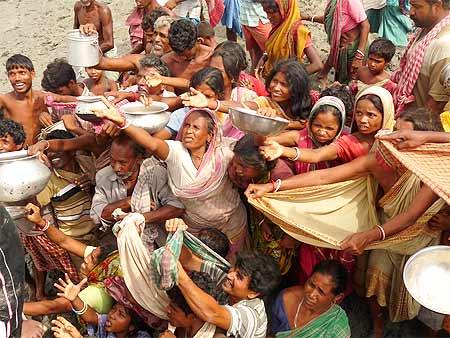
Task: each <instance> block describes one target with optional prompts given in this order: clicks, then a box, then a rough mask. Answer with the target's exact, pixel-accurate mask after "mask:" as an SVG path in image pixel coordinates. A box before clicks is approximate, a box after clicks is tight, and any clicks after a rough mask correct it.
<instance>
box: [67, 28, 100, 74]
mask: <svg viewBox="0 0 450 338" xmlns="http://www.w3.org/2000/svg"><path fill="white" fill-rule="evenodd" d="M66 41H67V45H68V62H69V64H70V65H72V66H78V67H92V66H96V65H98V62H99V60H100V47H99V45H98V34H92V35H84V34H82V33H81V31H80V30H79V29H73V30H70V31H69V32H68V33H67V35H66Z"/></svg>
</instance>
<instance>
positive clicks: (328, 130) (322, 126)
mask: <svg viewBox="0 0 450 338" xmlns="http://www.w3.org/2000/svg"><path fill="white" fill-rule="evenodd" d="M310 124H311V126H310V129H311V133H312V135H313V137H314V139H315V140H316V141H317V142H319V143H320V144H328V143H330V142H331V141H333V140H334V138H335V137H336V135H337V133H338V131H339V128H340V125H339V120H338V118H337V117H336V116H334V114H333V113H332V112H329V111H324V112H320V113H318V114H317V115H316V117H315V118H314V120H312V121H310Z"/></svg>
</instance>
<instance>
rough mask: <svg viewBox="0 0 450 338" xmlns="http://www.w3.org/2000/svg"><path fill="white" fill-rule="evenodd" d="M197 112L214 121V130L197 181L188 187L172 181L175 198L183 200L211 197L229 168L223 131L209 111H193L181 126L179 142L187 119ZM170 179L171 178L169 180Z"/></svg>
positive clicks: (178, 136) (198, 171)
mask: <svg viewBox="0 0 450 338" xmlns="http://www.w3.org/2000/svg"><path fill="white" fill-rule="evenodd" d="M195 112H203V113H206V114H208V116H209V117H210V118H211V119H212V120H213V123H214V130H213V132H212V135H211V142H210V143H209V145H208V147H207V149H206V152H205V154H204V155H203V159H202V163H201V164H200V167H199V168H198V170H197V177H196V181H195V182H193V183H190V184H189V185H187V186H175V183H176V182H173V181H172V190H173V193H174V195H175V196H177V197H181V198H201V197H204V196H206V195H209V194H210V193H211V192H212V191H214V190H216V189H217V188H218V187H219V186H220V184H221V183H222V179H223V178H224V177H225V175H226V172H227V166H226V164H225V160H224V157H225V155H224V150H225V149H224V148H225V146H224V145H223V144H222V130H221V128H220V125H219V122H218V121H217V118H216V116H215V114H214V113H213V112H212V111H210V110H209V109H191V110H190V111H189V112H188V113H187V114H186V116H185V118H184V120H183V123H182V124H181V128H180V131H179V132H178V134H177V138H176V139H177V141H181V133H182V131H183V127H184V124H185V123H186V120H187V118H188V117H189V116H190V115H191V114H192V113H195ZM169 179H170V178H169Z"/></svg>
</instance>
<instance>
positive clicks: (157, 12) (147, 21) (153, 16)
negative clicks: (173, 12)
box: [141, 8, 168, 31]
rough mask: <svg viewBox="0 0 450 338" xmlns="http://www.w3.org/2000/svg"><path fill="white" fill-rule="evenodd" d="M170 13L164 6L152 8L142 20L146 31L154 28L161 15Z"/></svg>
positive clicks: (142, 25)
mask: <svg viewBox="0 0 450 338" xmlns="http://www.w3.org/2000/svg"><path fill="white" fill-rule="evenodd" d="M166 15H168V13H167V12H166V11H165V10H164V9H162V8H156V9H154V10H152V11H151V12H150V13H149V14H147V15H144V18H143V19H142V22H141V27H142V29H143V30H144V31H147V30H150V29H151V30H153V29H154V26H155V22H156V20H157V19H158V18H159V17H161V16H166Z"/></svg>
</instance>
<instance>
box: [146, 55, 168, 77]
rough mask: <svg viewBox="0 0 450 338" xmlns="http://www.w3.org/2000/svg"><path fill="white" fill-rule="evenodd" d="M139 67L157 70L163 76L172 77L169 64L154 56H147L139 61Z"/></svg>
mask: <svg viewBox="0 0 450 338" xmlns="http://www.w3.org/2000/svg"><path fill="white" fill-rule="evenodd" d="M139 65H140V66H141V67H142V68H155V69H156V70H157V71H158V73H159V74H160V75H162V76H170V70H169V67H167V64H166V63H165V62H164V61H162V60H161V59H160V58H159V57H157V56H156V55H154V54H148V55H145V56H144V57H143V58H142V59H140V60H139Z"/></svg>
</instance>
